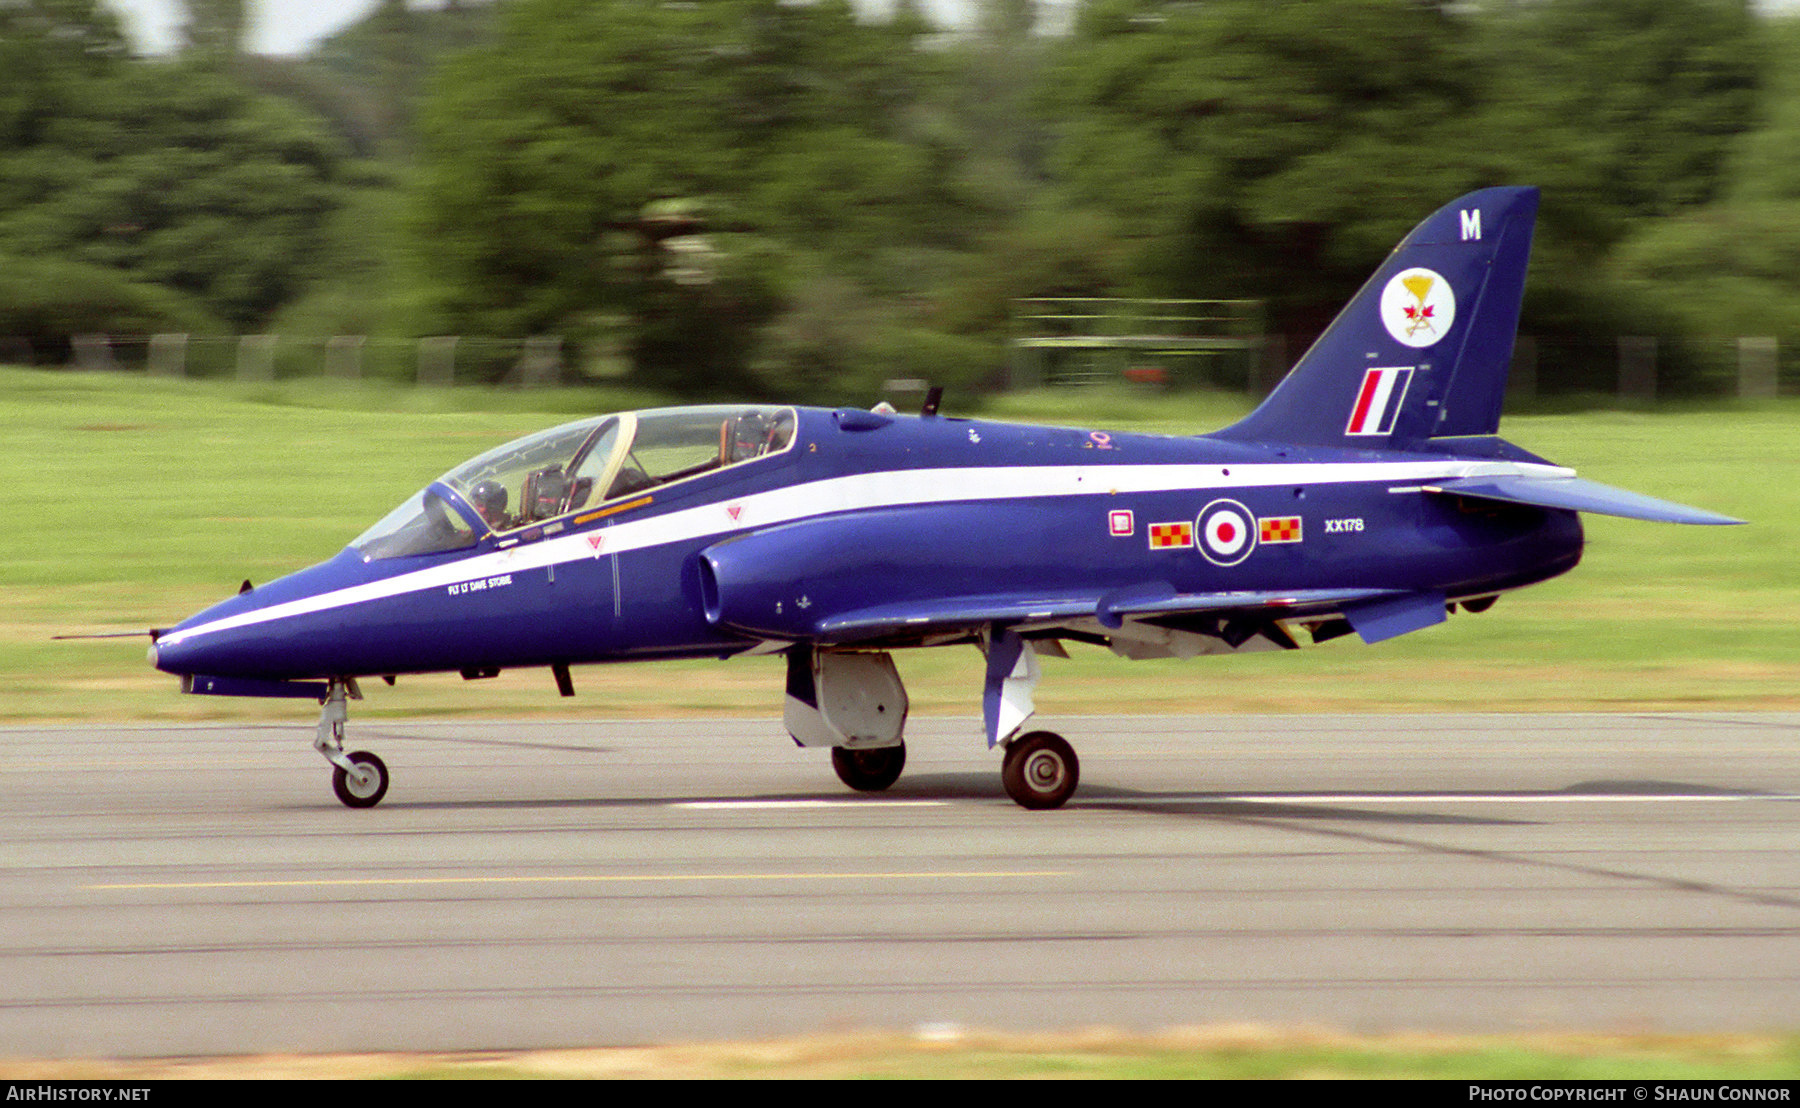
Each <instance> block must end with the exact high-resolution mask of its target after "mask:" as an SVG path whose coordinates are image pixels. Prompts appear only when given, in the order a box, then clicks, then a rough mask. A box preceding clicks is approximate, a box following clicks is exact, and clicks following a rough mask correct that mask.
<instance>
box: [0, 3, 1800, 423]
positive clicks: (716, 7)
mask: <svg viewBox="0 0 1800 1108" xmlns="http://www.w3.org/2000/svg"><path fill="white" fill-rule="evenodd" d="M969 5H970V9H971V11H972V12H974V16H975V18H974V23H973V25H972V26H970V27H965V28H961V29H959V30H957V31H956V32H955V33H948V32H946V31H945V30H944V29H942V28H939V27H935V26H933V25H932V23H931V22H930V20H929V19H928V18H927V16H926V13H925V10H924V5H923V4H921V3H920V2H919V0H885V2H883V0H864V2H863V3H861V4H860V5H858V4H853V3H852V2H851V0H811V2H796V0H705V2H693V0H686V2H678V0H494V2H491V3H482V2H480V0H462V2H461V3H455V2H452V3H448V4H444V5H442V6H440V7H438V8H434V9H431V10H418V11H414V10H411V9H409V8H408V7H407V6H406V4H405V3H404V2H403V0H383V2H382V3H381V4H380V6H379V7H378V8H377V9H376V11H375V12H374V13H373V14H372V15H371V16H370V17H369V18H368V19H367V20H365V21H364V22H363V23H361V24H359V25H357V26H355V27H353V28H350V29H348V30H346V31H345V32H343V33H341V34H339V35H338V36H336V37H335V38H333V39H331V40H329V41H327V42H326V43H325V44H324V45H323V46H322V47H321V48H320V49H319V50H318V51H316V52H315V53H314V54H313V55H312V56H310V57H307V58H305V59H300V60H289V59H272V58H259V57H254V56H249V55H247V54H245V53H244V52H243V50H242V46H241V44H242V41H243V33H244V26H245V20H244V13H245V0H189V2H188V4H187V12H188V24H187V41H186V44H185V46H184V48H183V49H182V50H180V51H179V52H178V53H177V54H175V55H174V56H171V57H161V58H138V57H134V56H133V55H132V53H131V51H130V49H129V48H128V45H127V44H126V42H125V40H124V38H123V36H122V33H121V31H120V28H119V25H118V22H117V20H116V19H115V18H114V17H113V16H112V15H111V14H109V12H108V10H107V9H106V7H105V6H104V5H103V4H102V3H101V2H100V0H0V336H6V335H12V336H19V337H22V338H23V339H24V340H26V341H29V342H30V343H31V344H33V349H34V351H35V352H36V353H37V356H38V357H40V358H47V357H54V356H56V354H57V352H58V350H59V346H58V344H59V343H61V344H64V346H65V347H66V343H67V341H68V340H67V336H68V335H69V334H71V333H78V332H81V331H101V332H125V331H134V330H135V331H150V330H161V329H173V330H186V331H200V332H205V331H209V330H211V331H220V332H229V331H236V330H253V329H274V330H278V331H282V332H284V333H308V334H315V335H331V334H367V335H372V336H377V337H384V336H385V337H391V338H401V337H416V336H422V335H430V334H459V333H460V334H490V335H512V336H523V335H530V334H538V333H555V334H560V335H563V336H564V337H565V338H566V339H567V340H569V341H570V342H571V343H572V344H573V343H585V344H591V345H592V347H593V348H595V349H605V350H609V351H610V352H611V354H610V357H611V358H612V360H613V361H615V362H616V363H617V364H618V365H619V366H622V367H623V369H624V371H625V372H626V373H627V374H628V375H629V376H630V377H631V378H632V379H634V380H636V381H639V382H641V383H643V384H646V385H649V386H652V387H655V388H658V389H662V390H665V391H673V392H680V393H688V394H703V393H720V392H730V393H733V394H738V395H746V394H757V393H763V394H778V395H782V396H786V397H789V398H795V399H814V398H816V399H826V398H829V399H834V400H835V399H860V400H866V399H868V398H870V397H871V396H872V395H873V394H874V393H875V392H876V390H877V389H878V387H879V385H880V383H881V382H882V381H883V380H885V379H888V378H893V377H922V378H929V379H931V380H933V381H936V382H938V383H943V384H948V385H951V386H953V387H958V388H963V389H971V388H979V387H982V386H984V385H986V384H989V383H992V382H993V381H995V380H996V379H997V378H998V376H999V375H1000V374H1001V373H1002V372H1003V368H1004V365H1005V361H1006V353H1005V346H1006V339H1007V327H1008V321H1009V316H1010V311H1011V303H1012V300H1013V299H1014V298H1015V297H1025V296H1119V295H1125V296H1162V297H1214V298H1229V299H1238V298H1258V299H1262V300H1265V301H1266V302H1267V304H1268V305H1269V318H1270V324H1271V328H1272V329H1273V330H1275V331H1277V332H1279V333H1281V334H1283V335H1286V336H1288V339H1289V345H1290V354H1297V353H1298V348H1299V344H1301V343H1304V342H1305V341H1306V340H1308V339H1309V338H1310V337H1311V335H1312V334H1314V333H1316V332H1317V330H1318V329H1319V328H1320V327H1321V326H1323V324H1324V323H1325V322H1327V321H1328V320H1329V318H1330V316H1331V314H1332V313H1333V312H1335V311H1336V309H1337V307H1338V306H1339V305H1341V303H1342V302H1343V301H1344V300H1345V299H1346V298H1347V297H1348V296H1349V295H1350V294H1351V293H1352V292H1354V290H1355V288H1356V287H1357V285H1358V284H1359V283H1360V282H1361V281H1362V280H1363V279H1365V278H1366V276H1367V275H1368V273H1369V272H1370V271H1371V269H1372V268H1373V266H1374V265H1375V264H1376V263H1377V261H1378V260H1379V259H1380V258H1381V257H1383V256H1384V255H1385V254H1386V252H1387V251H1388V250H1389V249H1391V248H1392V246H1393V245H1394V244H1395V242H1397V241H1398V239H1399V237H1400V236H1401V235H1402V234H1404V233H1405V231H1406V230H1407V229H1408V228H1410V227H1411V226H1412V224H1413V223H1415V222H1416V221H1417V220H1418V219H1420V218H1421V217H1422V216H1424V215H1425V214H1426V213H1428V212H1429V211H1431V210H1433V209H1435V208H1436V207H1438V206H1439V205H1441V204H1442V203H1444V202H1446V201H1448V200H1449V199H1451V198H1453V197H1455V196H1457V195H1459V194H1461V193H1463V192H1465V191H1468V190H1470V189H1473V188H1477V187H1481V186H1484V185H1489V184H1500V183H1534V184H1539V185H1541V186H1543V188H1544V204H1543V210H1542V216H1541V219H1540V224H1539V235H1538V240H1537V248H1536V253H1535V256H1534V263H1533V276H1532V282H1531V287H1530V292H1529V296H1528V303H1527V307H1526V321H1525V328H1526V330H1528V331H1529V332H1531V333H1533V334H1534V335H1536V336H1537V337H1538V340H1539V343H1540V349H1542V350H1544V351H1545V354H1544V358H1543V369H1542V371H1541V373H1540V381H1541V382H1542V384H1543V386H1544V387H1546V388H1554V387H1557V386H1558V385H1559V384H1560V385H1562V386H1564V387H1580V386H1585V387H1596V388H1607V387H1610V383H1611V377H1610V376H1609V374H1610V372H1611V369H1610V366H1611V364H1612V362H1611V359H1612V358H1613V356H1614V355H1613V346H1612V344H1613V341H1614V338H1615V336H1618V335H1624V334H1645V335H1657V336H1662V337H1663V338H1664V339H1665V343H1666V345H1665V349H1666V350H1667V351H1668V353H1667V354H1665V355H1664V362H1665V366H1664V376H1665V380H1666V381H1669V382H1671V383H1672V384H1684V385H1686V386H1688V387H1692V388H1704V387H1706V386H1707V385H1708V383H1709V375H1712V374H1716V373H1717V371H1718V370H1719V369H1720V363H1719V362H1718V360H1717V359H1716V358H1710V357H1709V356H1708V355H1706V354H1704V353H1703V352H1702V351H1703V350H1704V349H1705V343H1706V342H1708V341H1711V340H1714V339H1725V340H1729V339H1730V338H1732V337H1735V336H1736V335H1739V334H1763V335H1776V336H1779V337H1781V338H1782V339H1783V341H1784V345H1786V346H1787V347H1789V348H1800V295H1796V294H1797V293H1800V154H1796V151H1797V150H1800V141H1796V140H1800V21H1795V20H1777V19H1772V18H1764V17H1759V16H1758V15H1757V14H1756V11H1755V9H1754V6H1753V4H1752V3H1751V0H1484V2H1480V3H1472V2H1448V0H1441V2H1432V0H1286V2H1276V0H1079V2H1075V3H1066V4H1048V3H1038V2H1036V0H969ZM1053 21H1054V22H1053ZM15 341H16V340H15ZM5 353H6V352H5V351H0V356H3V355H5ZM504 368H505V367H504V366H500V365H496V366H493V367H490V369H489V371H490V372H492V373H494V374H498V373H499V372H501V371H502V370H503V369H504ZM1558 372H1561V373H1563V374H1564V376H1563V377H1562V378H1560V379H1559V378H1558V377H1557V373H1558Z"/></svg>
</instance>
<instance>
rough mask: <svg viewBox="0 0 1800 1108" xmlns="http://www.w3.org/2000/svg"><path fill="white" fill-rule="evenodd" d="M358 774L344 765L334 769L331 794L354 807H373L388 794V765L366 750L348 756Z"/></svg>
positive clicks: (346, 756)
mask: <svg viewBox="0 0 1800 1108" xmlns="http://www.w3.org/2000/svg"><path fill="white" fill-rule="evenodd" d="M344 760H345V761H347V762H349V763H350V764H351V765H352V766H354V767H355V772H352V771H350V770H347V769H345V768H344V767H343V766H333V767H332V770H331V791H332V792H334V793H336V794H337V798H338V799H339V800H341V801H343V802H344V804H345V806H347V807H350V808H373V807H375V805H377V804H380V803H381V798H382V797H384V796H386V795H387V790H388V769H387V764H386V763H385V762H383V761H382V760H381V759H380V758H377V757H375V755H373V754H370V753H369V752H368V751H366V750H358V751H355V752H353V753H351V754H347V755H345V758H344Z"/></svg>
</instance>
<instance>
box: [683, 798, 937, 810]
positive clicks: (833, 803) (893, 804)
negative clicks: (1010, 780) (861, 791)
mask: <svg viewBox="0 0 1800 1108" xmlns="http://www.w3.org/2000/svg"><path fill="white" fill-rule="evenodd" d="M949 803H950V802H949V801H948V800H858V799H856V798H855V797H845V798H844V799H843V800H681V801H676V802H675V803H673V804H671V805H669V807H671V808H686V809H688V810H690V811H698V812H709V811H718V810H729V811H736V812H741V811H744V810H746V809H758V808H768V809H780V808H942V807H944V806H946V805H948V804H949Z"/></svg>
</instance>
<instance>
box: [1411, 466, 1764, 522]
mask: <svg viewBox="0 0 1800 1108" xmlns="http://www.w3.org/2000/svg"><path fill="white" fill-rule="evenodd" d="M1424 489H1425V491H1426V492H1435V493H1454V494H1455V495H1457V496H1472V497H1475V498H1476V499H1479V500H1498V501H1501V502H1503V503H1507V504H1531V505H1535V506H1536V507H1539V508H1562V509H1565V510H1567V511H1571V512H1596V513H1599V514H1600V515H1609V516H1623V517H1624V518H1626V519H1645V520H1650V521H1652V522H1655V523H1698V524H1709V525H1717V524H1727V523H1742V522H1744V521H1743V520H1741V519H1733V518H1732V517H1731V516H1726V515H1720V514H1719V513H1717V512H1709V511H1706V510H1704V509H1701V508H1690V507H1688V506H1687V505H1686V504H1677V503H1675V502H1674V501H1670V500H1658V499H1656V498H1655V497H1653V496H1643V495H1641V494H1639V493H1635V492H1627V491H1626V490H1624V489H1616V488H1613V487H1612V486H1611V485H1602V484H1601V483H1600V482H1598V481H1587V480H1583V479H1582V478H1580V477H1528V476H1524V475H1513V476H1493V477H1455V478H1451V479H1449V480H1444V481H1436V482H1433V483H1432V484H1430V485H1426V486H1424Z"/></svg>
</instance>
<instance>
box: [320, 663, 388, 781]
mask: <svg viewBox="0 0 1800 1108" xmlns="http://www.w3.org/2000/svg"><path fill="white" fill-rule="evenodd" d="M349 697H355V698H356V699H357V700H361V699H362V691H361V690H360V689H358V688H357V687H356V681H355V680H354V679H353V678H343V679H339V678H335V677H334V678H332V680H331V683H330V684H329V685H328V686H327V688H326V694H325V707H324V709H323V710H321V711H320V712H319V729H318V733H317V735H315V736H314V738H313V749H314V750H317V751H318V752H319V753H320V754H321V755H323V756H324V758H325V760H326V761H328V762H330V763H331V764H332V767H333V769H332V771H331V791H332V792H334V793H336V794H337V798H338V799H339V800H340V801H342V802H343V803H344V805H345V806H346V807H350V808H373V807H375V805H377V804H380V803H381V798H382V797H384V796H386V795H387V790H388V768H387V764H386V763H385V762H383V761H382V760H381V759H380V758H377V757H376V756H375V755H373V754H370V753H369V752H368V751H366V750H356V751H352V752H350V753H349V754H346V753H344V723H345V721H346V720H348V719H349V718H350V711H349V704H348V698H349Z"/></svg>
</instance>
